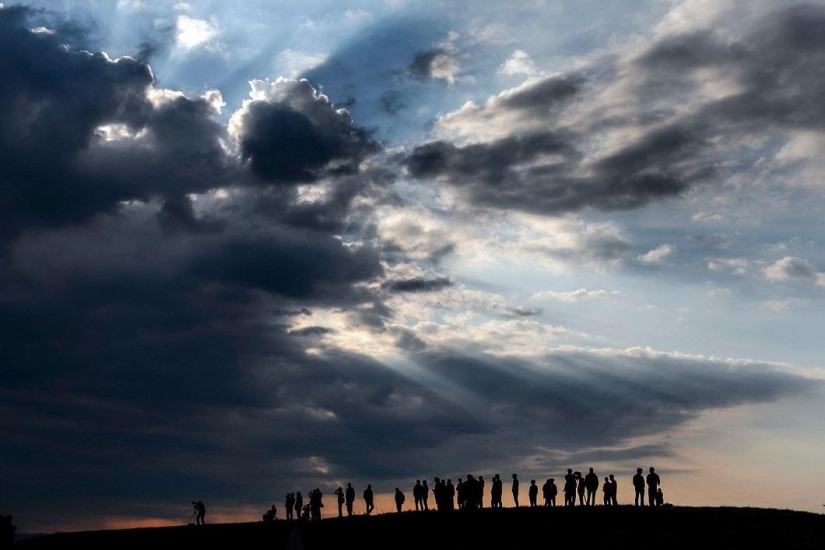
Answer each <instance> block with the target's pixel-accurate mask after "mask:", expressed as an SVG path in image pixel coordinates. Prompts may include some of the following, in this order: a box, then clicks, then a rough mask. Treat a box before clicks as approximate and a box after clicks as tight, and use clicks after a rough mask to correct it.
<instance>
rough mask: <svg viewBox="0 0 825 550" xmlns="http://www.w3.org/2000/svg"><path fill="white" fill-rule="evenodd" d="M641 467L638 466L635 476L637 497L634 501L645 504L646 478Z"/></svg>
mask: <svg viewBox="0 0 825 550" xmlns="http://www.w3.org/2000/svg"><path fill="white" fill-rule="evenodd" d="M643 471H644V470H642V469H641V468H636V475H635V476H633V490H634V491H636V498H635V499H634V502H635V504H636V506H644V505H645V478H644V476H643V475H642V472H643Z"/></svg>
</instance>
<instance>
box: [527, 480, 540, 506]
mask: <svg viewBox="0 0 825 550" xmlns="http://www.w3.org/2000/svg"><path fill="white" fill-rule="evenodd" d="M527 498H528V499H530V508H535V507H536V506H538V502H537V501H538V498H539V486H538V485H536V480H535V479H531V480H530V488H529V489H528V490H527Z"/></svg>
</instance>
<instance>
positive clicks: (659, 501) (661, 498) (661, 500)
mask: <svg viewBox="0 0 825 550" xmlns="http://www.w3.org/2000/svg"><path fill="white" fill-rule="evenodd" d="M664 505H665V494H664V493H663V492H662V488H661V487H659V490H657V491H656V506H658V507H659V508H661V507H662V506H664Z"/></svg>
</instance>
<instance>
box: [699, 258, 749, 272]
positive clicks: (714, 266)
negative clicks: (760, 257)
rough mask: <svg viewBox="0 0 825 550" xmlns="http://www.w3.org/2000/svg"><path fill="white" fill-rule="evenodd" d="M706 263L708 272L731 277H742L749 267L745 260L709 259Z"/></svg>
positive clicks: (747, 261)
mask: <svg viewBox="0 0 825 550" xmlns="http://www.w3.org/2000/svg"><path fill="white" fill-rule="evenodd" d="M707 262H708V271H714V272H717V273H731V274H733V275H744V274H745V273H747V270H748V268H749V267H750V265H751V262H750V261H749V260H747V259H745V258H710V259H708V261H707Z"/></svg>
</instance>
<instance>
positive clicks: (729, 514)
mask: <svg viewBox="0 0 825 550" xmlns="http://www.w3.org/2000/svg"><path fill="white" fill-rule="evenodd" d="M409 537H415V538H414V539H410V538H409ZM562 541H570V542H573V543H576V544H581V545H584V547H586V548H614V549H615V548H631V547H632V548H654V547H655V548H667V549H671V548H696V547H717V545H728V546H731V545H732V546H733V547H734V548H736V547H744V546H745V545H749V546H750V545H757V546H759V547H763V545H766V544H767V545H781V546H780V547H781V548H817V549H819V550H821V549H822V548H823V547H824V545H825V515H821V514H813V513H809V512H798V511H793V510H780V509H771V508H735V507H721V508H718V507H678V506H677V507H673V508H669V509H637V508H635V507H633V506H619V507H614V508H611V507H602V506H597V507H594V508H588V507H575V508H561V507H558V508H505V509H499V510H493V509H484V510H477V511H469V512H468V511H455V512H449V513H439V512H427V513H423V512H403V513H401V514H381V515H377V516H371V517H367V516H353V517H351V518H341V519H338V518H329V519H324V520H322V521H320V522H314V523H313V522H306V521H301V522H287V521H284V520H276V521H275V522H272V523H264V522H254V523H230V524H210V525H204V526H194V525H190V526H180V527H154V528H138V529H123V530H109V531H84V532H77V533H58V534H53V535H46V536H42V537H38V538H33V539H28V540H23V541H19V542H16V543H15V545H14V547H15V550H40V549H43V550H56V549H63V548H73V549H74V548H78V549H81V550H98V549H100V550H104V549H106V550H110V549H111V548H118V549H119V550H130V549H138V548H140V549H141V550H145V549H147V548H152V547H153V546H154V545H157V546H158V547H162V548H199V549H212V548H215V549H218V548H221V549H224V548H237V549H244V550H247V549H249V550H253V549H257V548H262V549H263V548H266V549H267V550H272V549H275V550H277V549H281V548H283V549H288V550H294V549H305V550H310V549H315V548H318V549H320V548H330V545H333V544H346V545H349V544H352V545H356V546H357V547H358V548H359V549H371V548H376V549H379V548H380V549H391V548H393V547H396V546H402V545H403V547H405V548H406V547H408V546H409V543H410V542H413V543H414V544H417V545H420V546H423V547H426V548H428V549H440V548H449V549H450V550H455V549H463V548H471V547H472V548H478V549H479V550H482V549H486V548H502V549H512V548H518V547H519V546H525V548H526V547H527V546H530V545H535V544H544V545H548V546H549V545H552V544H558V543H559V542H562Z"/></svg>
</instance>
